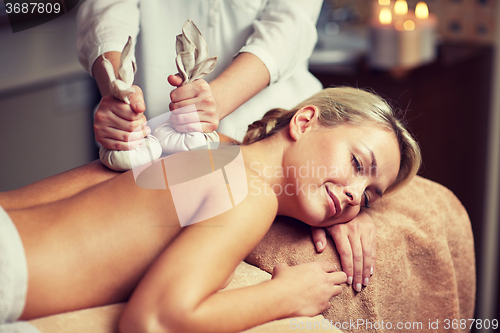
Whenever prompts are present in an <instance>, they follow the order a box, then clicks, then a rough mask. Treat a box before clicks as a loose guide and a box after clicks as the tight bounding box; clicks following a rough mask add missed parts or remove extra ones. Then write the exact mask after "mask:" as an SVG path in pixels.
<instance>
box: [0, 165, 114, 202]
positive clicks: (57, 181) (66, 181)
mask: <svg viewBox="0 0 500 333" xmlns="http://www.w3.org/2000/svg"><path fill="white" fill-rule="evenodd" d="M120 174H121V173H119V172H116V171H113V170H110V169H108V168H106V167H105V166H104V165H103V164H102V163H101V162H100V161H94V162H91V163H88V164H85V165H82V166H80V167H77V168H74V169H71V170H68V171H65V172H63V173H60V174H57V175H54V176H51V177H48V178H45V179H42V180H39V181H37V182H34V183H33V184H30V185H26V186H24V187H21V188H19V189H16V190H12V191H8V192H1V193H0V206H2V207H3V208H4V209H6V210H11V209H23V208H28V207H33V206H37V205H42V204H46V203H49V202H54V201H58V200H62V199H65V198H69V197H71V196H73V195H75V194H77V193H79V192H82V191H83V190H86V189H88V188H90V187H92V186H94V185H97V184H100V183H102V182H105V181H107V180H108V179H111V178H114V177H116V176H118V175H120Z"/></svg>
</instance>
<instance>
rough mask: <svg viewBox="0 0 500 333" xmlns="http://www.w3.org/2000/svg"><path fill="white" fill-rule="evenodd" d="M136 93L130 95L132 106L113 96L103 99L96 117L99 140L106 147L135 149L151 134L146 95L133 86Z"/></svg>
mask: <svg viewBox="0 0 500 333" xmlns="http://www.w3.org/2000/svg"><path fill="white" fill-rule="evenodd" d="M132 87H133V88H135V92H134V93H133V94H132V95H130V97H129V99H130V105H129V104H126V103H124V102H122V101H120V100H118V99H116V98H115V97H114V96H113V95H111V94H108V95H106V96H104V97H103V98H102V99H101V102H100V103H99V106H98V108H97V111H96V113H95V116H94V133H95V139H96V141H97V142H99V143H100V144H101V145H102V146H103V147H105V148H108V149H115V150H130V149H134V148H135V147H137V146H138V145H139V144H140V143H141V139H142V138H143V137H144V136H145V135H147V134H149V133H151V129H150V128H149V127H147V126H146V117H145V116H144V111H146V106H145V104H144V96H143V93H142V90H141V88H139V87H138V86H135V85H134V86H132Z"/></svg>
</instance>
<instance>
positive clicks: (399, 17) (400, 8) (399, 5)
mask: <svg viewBox="0 0 500 333" xmlns="http://www.w3.org/2000/svg"><path fill="white" fill-rule="evenodd" d="M407 14H408V4H407V3H406V1H405V0H397V1H396V3H395V4H394V20H395V22H398V21H401V22H402V21H404V20H405V19H406V16H407Z"/></svg>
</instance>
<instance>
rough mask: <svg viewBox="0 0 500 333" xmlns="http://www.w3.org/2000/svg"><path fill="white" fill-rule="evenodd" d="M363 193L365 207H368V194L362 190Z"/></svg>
mask: <svg viewBox="0 0 500 333" xmlns="http://www.w3.org/2000/svg"><path fill="white" fill-rule="evenodd" d="M363 195H364V196H365V208H370V199H369V198H368V194H367V193H366V191H365V192H363Z"/></svg>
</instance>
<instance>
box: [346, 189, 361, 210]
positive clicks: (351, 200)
mask: <svg viewBox="0 0 500 333" xmlns="http://www.w3.org/2000/svg"><path fill="white" fill-rule="evenodd" d="M344 195H345V196H346V197H347V203H348V204H349V205H350V206H358V205H360V204H361V193H358V191H356V189H355V188H354V187H351V186H345V187H344Z"/></svg>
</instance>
